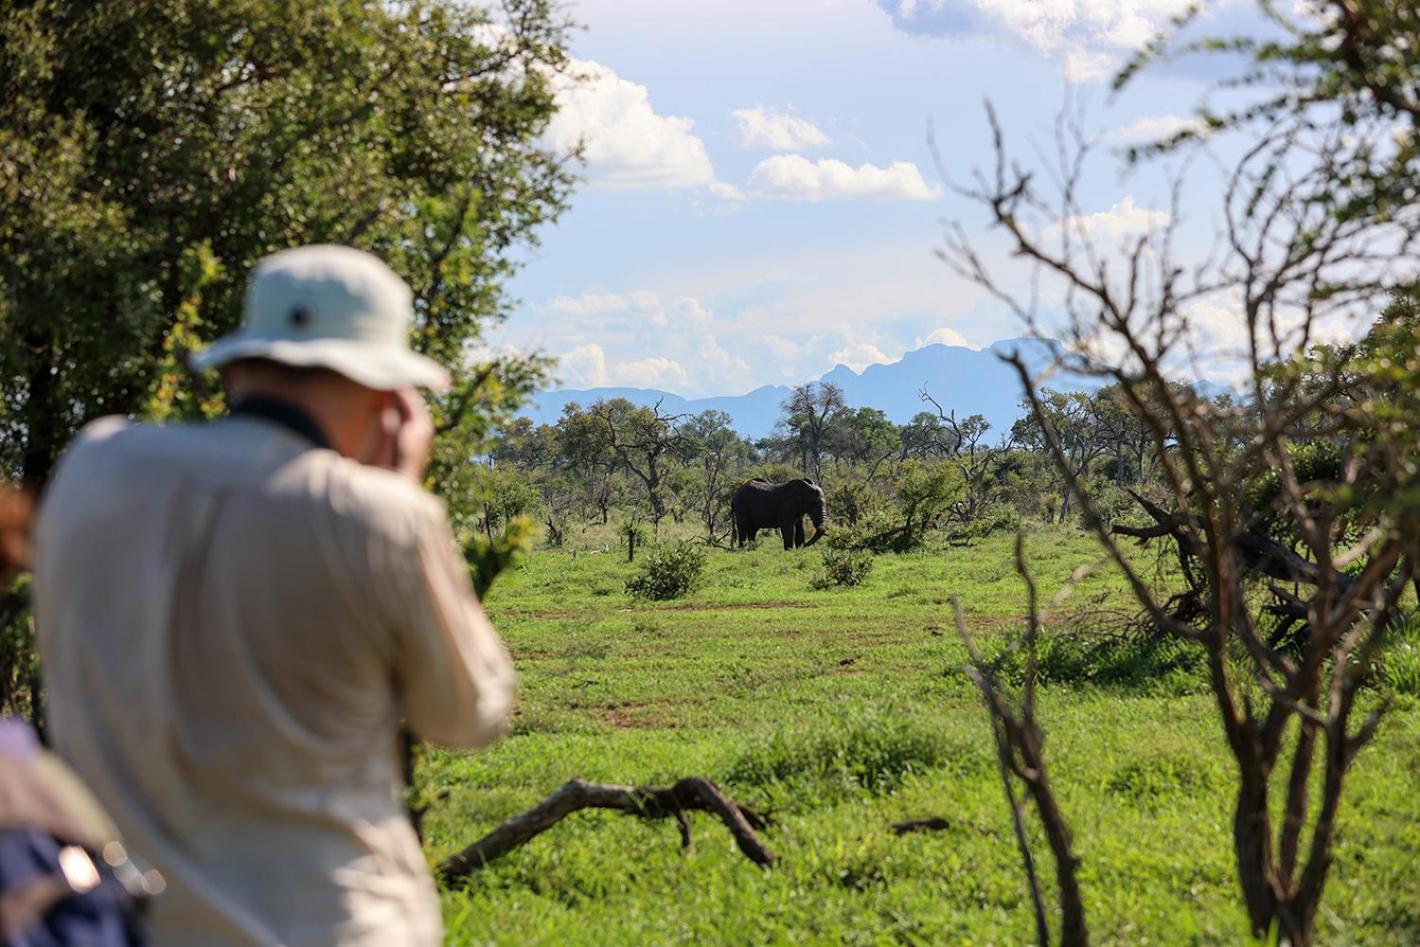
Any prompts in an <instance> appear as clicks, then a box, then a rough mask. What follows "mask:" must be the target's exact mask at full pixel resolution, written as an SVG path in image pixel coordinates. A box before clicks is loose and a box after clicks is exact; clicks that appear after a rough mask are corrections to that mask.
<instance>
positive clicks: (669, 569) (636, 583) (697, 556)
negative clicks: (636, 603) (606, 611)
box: [626, 540, 705, 602]
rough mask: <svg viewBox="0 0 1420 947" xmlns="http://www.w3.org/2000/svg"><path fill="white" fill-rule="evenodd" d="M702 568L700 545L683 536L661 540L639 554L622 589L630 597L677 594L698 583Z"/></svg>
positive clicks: (660, 598)
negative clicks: (633, 568) (639, 563)
mask: <svg viewBox="0 0 1420 947" xmlns="http://www.w3.org/2000/svg"><path fill="white" fill-rule="evenodd" d="M704 572H705V549H704V547H702V546H699V545H697V544H695V543H692V542H687V541H685V540H679V541H676V542H667V543H661V544H660V545H657V546H654V547H652V548H651V551H650V552H649V553H647V554H646V555H645V556H642V557H641V565H640V566H639V567H638V568H637V570H636V574H635V575H634V576H632V577H631V579H630V580H629V581H628V582H627V583H626V591H627V593H628V594H629V595H631V596H632V597H633V598H645V599H651V600H652V601H656V602H660V601H665V600H666V599H672V598H680V597H681V596H682V595H685V594H686V593H687V592H689V591H690V590H691V589H693V588H695V587H696V586H697V585H699V584H700V578H701V576H702V575H703V574H704Z"/></svg>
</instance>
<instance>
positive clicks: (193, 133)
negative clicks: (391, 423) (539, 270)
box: [0, 0, 571, 486]
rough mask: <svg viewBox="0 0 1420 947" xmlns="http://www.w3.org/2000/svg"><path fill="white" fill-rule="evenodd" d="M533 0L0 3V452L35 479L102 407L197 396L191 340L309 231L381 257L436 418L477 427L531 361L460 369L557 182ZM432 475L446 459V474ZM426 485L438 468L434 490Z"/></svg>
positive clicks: (471, 432)
mask: <svg viewBox="0 0 1420 947" xmlns="http://www.w3.org/2000/svg"><path fill="white" fill-rule="evenodd" d="M565 30H566V24H565V23H564V22H563V21H562V20H561V19H560V17H559V16H558V15H557V13H556V12H555V10H554V8H553V7H552V5H551V4H550V3H549V2H548V0H507V2H505V3H504V4H503V6H502V8H501V12H500V13H499V15H498V16H497V17H496V18H495V16H494V15H493V14H491V13H489V12H488V11H487V10H485V9H483V8H482V7H480V6H477V5H473V4H465V3H458V2H453V0H425V2H405V0H393V2H385V0H310V2H304V3H300V4H290V3H284V2H277V0H220V2H218V0H171V2H164V3H160V4H159V3H132V2H129V0H85V2H75V0H71V2H65V0H41V2H32V3H30V2H23V3H20V2H12V3H7V4H5V5H4V10H3V15H0V403H2V404H3V408H4V416H3V422H2V423H3V434H4V441H3V443H0V462H3V464H4V467H5V469H6V471H7V473H9V474H10V475H17V476H20V477H23V479H24V480H26V481H27V482H28V483H30V484H32V485H36V486H37V485H40V484H42V483H43V482H44V480H45V479H46V478H47V476H48V474H49V471H50V469H51V468H52V466H53V464H54V461H55V459H56V457H57V456H58V453H59V451H60V450H61V449H62V447H63V445H64V444H65V443H66V442H67V441H68V439H69V437H70V436H71V435H72V434H73V432H74V431H75V429H76V428H77V427H78V426H79V425H81V424H83V423H84V422H86V421H87V420H89V419H91V418H93V417H95V416H98V415H102V414H135V413H139V412H142V411H144V410H145V408H148V409H151V410H152V411H153V413H156V414H159V415H169V416H171V415H177V416H181V415H191V414H200V413H202V412H203V411H204V410H211V407H212V405H211V404H210V403H208V402H204V401H203V399H202V398H201V397H200V393H195V392H194V391H193V390H192V389H191V387H190V386H189V385H188V383H187V380H186V379H185V378H184V377H183V376H182V372H181V367H180V366H181V364H182V356H183V354H184V353H185V351H186V350H187V349H189V348H191V347H193V346H195V345H198V344H201V343H205V342H207V341H209V340H211V339H212V338H213V337H215V336H217V335H219V334H221V333H223V332H226V331H228V330H230V329H232V328H233V327H234V326H235V324H236V322H237V319H238V313H239V302H240V295H241V289H242V286H243V282H244V279H245V276H246V273H247V272H248V270H249V269H250V267H251V266H252V264H253V263H254V262H255V261H256V260H257V259H259V258H260V257H261V256H263V255H265V254H266V253H269V252H271V251H273V250H276V249H279V248H282V247H286V246H291V245H293V244H300V243H312V242H332V243H346V244H352V245H355V246H359V247H363V248H367V249H370V250H373V251H375V252H377V253H379V254H380V255H381V256H383V257H384V258H386V259H387V260H388V261H389V262H390V263H391V265H392V266H394V268H395V269H396V270H398V271H399V272H400V273H401V274H402V275H403V276H404V277H405V278H406V279H407V280H408V281H409V282H410V284H411V286H412V287H413V288H414V292H415V299H416V310H417V328H416V332H415V339H414V341H415V344H416V346H417V347H418V348H419V349H420V350H421V351H424V352H426V353H428V354H430V355H432V356H434V357H435V358H438V359H440V360H441V361H443V362H445V363H446V364H449V365H451V366H452V367H453V368H454V373H455V384H454V387H453V390H452V392H451V393H450V394H449V396H448V398H447V399H446V400H445V401H443V402H441V403H440V404H439V405H438V406H437V408H438V415H439V423H440V425H441V427H443V429H444V430H445V432H446V433H449V434H455V435H457V436H459V437H461V438H465V439H467V438H470V437H475V436H477V435H478V434H480V433H481V432H482V431H484V430H485V429H486V425H487V422H486V416H487V415H488V413H489V410H488V409H490V408H491V409H493V410H494V412H496V410H497V409H499V408H501V407H503V406H505V405H506V404H507V403H508V401H510V400H512V398H511V397H508V396H515V395H516V394H517V393H519V392H520V391H522V390H526V388H527V386H528V383H529V382H530V381H531V380H533V379H534V378H535V374H536V373H529V372H528V370H527V368H528V366H526V365H518V366H508V365H501V366H495V367H494V368H492V370H489V369H488V367H487V366H482V367H480V366H476V365H472V364H470V363H469V360H468V359H467V357H466V352H467V348H466V347H467V345H468V344H469V343H470V342H471V341H474V340H476V339H477V338H478V337H479V335H480V333H481V332H482V330H483V328H484V327H485V326H486V325H487V324H488V322H490V321H491V320H495V319H497V318H498V314H499V313H500V312H501V311H503V309H504V308H505V300H504V298H503V293H502V289H501V287H502V285H503V283H504V281H505V280H506V278H507V276H508V275H509V274H510V273H511V271H512V270H513V268H514V266H515V264H514V261H513V257H512V256H511V255H510V252H509V251H510V250H512V249H513V248H515V247H516V246H517V245H519V244H526V243H529V242H532V241H534V240H535V239H536V231H537V228H538V227H539V226H540V225H541V224H543V223H545V222H547V221H549V220H551V219H553V218H554V217H556V215H557V214H558V213H559V212H560V211H561V210H562V209H563V207H564V206H565V203H566V199H567V196H568V193H569V187H570V184H571V176H570V173H569V168H568V159H569V157H570V156H568V155H563V154H556V153H553V152H551V151H549V150H547V149H546V148H545V147H544V146H543V145H542V144H541V134H542V131H543V129H544V128H545V127H546V124H547V121H548V119H549V118H550V116H551V115H552V114H553V111H554V101H553V96H552V90H551V85H550V79H551V76H552V75H553V73H555V72H556V71H557V70H560V69H562V68H563V67H564V64H565V55H564V52H563V41H564V35H565ZM437 466H438V465H437V464H436V467H437ZM437 479H439V478H438V476H437V471H436V480H437Z"/></svg>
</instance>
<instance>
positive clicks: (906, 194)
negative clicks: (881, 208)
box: [749, 155, 941, 201]
mask: <svg viewBox="0 0 1420 947" xmlns="http://www.w3.org/2000/svg"><path fill="white" fill-rule="evenodd" d="M749 189H750V192H751V193H753V194H755V195H756V196H759V197H769V198H778V199H782V200H795V201H823V200H832V199H835V198H859V199H871V200H906V201H928V200H932V199H934V198H937V197H939V196H941V191H940V190H939V189H938V188H935V187H932V186H930V185H929V184H928V183H927V182H926V180H924V179H923V177H922V172H921V171H919V170H918V168H917V165H915V164H913V163H912V162H910V161H894V162H893V163H892V164H889V165H888V166H887V167H878V166H877V165H874V164H860V165H859V166H858V167H856V168H854V167H852V166H851V165H848V164H845V163H844V162H842V161H839V160H837V159H835V158H825V159H822V160H819V161H810V160H809V159H808V158H805V157H804V156H803V155H774V156H773V157H771V158H765V159H764V160H763V161H761V162H760V163H759V164H758V165H756V166H755V168H754V170H753V171H752V172H750V176H749Z"/></svg>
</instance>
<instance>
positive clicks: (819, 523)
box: [804, 505, 828, 547]
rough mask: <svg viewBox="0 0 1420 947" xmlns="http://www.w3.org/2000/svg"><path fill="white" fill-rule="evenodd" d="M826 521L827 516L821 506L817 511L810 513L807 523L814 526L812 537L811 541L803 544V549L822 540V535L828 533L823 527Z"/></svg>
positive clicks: (826, 528) (825, 527)
mask: <svg viewBox="0 0 1420 947" xmlns="http://www.w3.org/2000/svg"><path fill="white" fill-rule="evenodd" d="M827 519H828V515H827V514H826V513H825V512H824V509H823V506H822V505H820V506H819V507H818V509H815V510H812V511H810V513H809V521H810V522H812V523H813V524H814V535H813V538H812V539H810V540H809V541H808V542H806V543H804V546H805V547H808V546H812V545H813V544H814V543H816V542H818V541H819V540H820V539H822V538H823V534H824V533H826V532H828V527H827V526H826V525H825V523H826V521H827Z"/></svg>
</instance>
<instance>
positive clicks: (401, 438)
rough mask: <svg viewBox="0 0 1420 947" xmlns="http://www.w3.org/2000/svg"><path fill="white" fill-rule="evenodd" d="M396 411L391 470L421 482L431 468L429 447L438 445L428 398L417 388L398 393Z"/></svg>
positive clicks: (395, 395)
mask: <svg viewBox="0 0 1420 947" xmlns="http://www.w3.org/2000/svg"><path fill="white" fill-rule="evenodd" d="M391 400H392V405H391V407H392V408H393V410H394V412H395V429H394V432H393V434H392V436H391V440H392V442H393V450H392V457H391V463H390V469H391V470H395V471H398V472H399V473H402V474H404V475H405V476H406V477H408V478H409V479H411V480H413V481H414V482H416V483H418V482H420V481H422V480H423V479H424V471H425V469H426V468H427V467H428V466H429V447H430V445H432V444H433V442H434V422H433V420H431V419H430V417H429V408H428V406H427V405H425V404H424V396H423V395H421V394H420V393H419V392H418V391H416V390H415V389H413V388H406V389H404V390H403V391H396V392H394V393H393V395H392V396H391Z"/></svg>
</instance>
